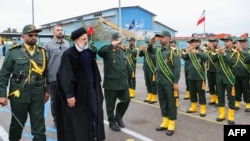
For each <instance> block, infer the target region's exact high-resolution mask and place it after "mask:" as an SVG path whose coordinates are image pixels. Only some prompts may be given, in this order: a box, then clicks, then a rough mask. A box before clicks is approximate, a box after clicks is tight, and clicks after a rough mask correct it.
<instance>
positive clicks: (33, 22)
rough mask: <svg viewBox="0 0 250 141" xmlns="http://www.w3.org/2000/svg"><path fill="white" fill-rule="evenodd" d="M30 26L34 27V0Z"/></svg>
mask: <svg viewBox="0 0 250 141" xmlns="http://www.w3.org/2000/svg"><path fill="white" fill-rule="evenodd" d="M32 24H33V25H34V24H35V22H34V0H32Z"/></svg>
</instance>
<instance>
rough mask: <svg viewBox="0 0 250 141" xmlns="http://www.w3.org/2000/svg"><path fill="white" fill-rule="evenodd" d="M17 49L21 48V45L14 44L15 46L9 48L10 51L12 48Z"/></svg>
mask: <svg viewBox="0 0 250 141" xmlns="http://www.w3.org/2000/svg"><path fill="white" fill-rule="evenodd" d="M19 47H21V45H20V44H16V45H13V46H11V47H10V50H12V49H14V48H19Z"/></svg>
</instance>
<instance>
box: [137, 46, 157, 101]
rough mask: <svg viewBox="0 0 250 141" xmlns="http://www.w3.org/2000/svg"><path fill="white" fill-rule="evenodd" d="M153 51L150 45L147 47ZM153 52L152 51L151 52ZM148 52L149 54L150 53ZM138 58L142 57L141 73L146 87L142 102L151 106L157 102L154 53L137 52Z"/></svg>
mask: <svg viewBox="0 0 250 141" xmlns="http://www.w3.org/2000/svg"><path fill="white" fill-rule="evenodd" d="M150 48H151V49H153V46H152V45H149V49H150ZM152 51H153V50H152ZM152 51H150V52H152ZM139 56H140V57H142V56H144V60H143V71H144V79H145V83H146V87H147V98H146V99H145V100H144V102H149V103H150V104H153V103H155V102H157V97H156V95H157V92H156V78H155V77H156V76H155V65H156V56H155V52H152V53H148V52H145V53H144V52H143V51H142V50H141V51H140V52H139Z"/></svg>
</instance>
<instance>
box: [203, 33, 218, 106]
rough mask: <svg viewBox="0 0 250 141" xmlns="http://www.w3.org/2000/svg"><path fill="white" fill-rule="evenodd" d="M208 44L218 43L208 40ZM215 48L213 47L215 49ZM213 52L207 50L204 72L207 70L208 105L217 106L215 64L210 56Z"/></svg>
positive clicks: (212, 39)
mask: <svg viewBox="0 0 250 141" xmlns="http://www.w3.org/2000/svg"><path fill="white" fill-rule="evenodd" d="M209 42H218V40H217V39H215V38H211V39H209ZM216 48H217V46H215V47H214V49H216ZM213 52H214V50H211V49H208V50H207V52H206V54H207V56H208V59H207V62H206V65H205V66H206V70H207V81H208V89H209V93H210V101H209V103H208V104H209V105H214V104H216V105H218V97H217V94H216V67H217V65H218V64H217V63H215V62H213V60H212V56H213V55H212V54H213Z"/></svg>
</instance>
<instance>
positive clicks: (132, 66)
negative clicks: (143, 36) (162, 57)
mask: <svg viewBox="0 0 250 141" xmlns="http://www.w3.org/2000/svg"><path fill="white" fill-rule="evenodd" d="M138 50H139V49H138V48H136V47H135V46H130V47H129V48H128V49H127V51H126V54H127V59H128V65H127V69H128V85H129V93H130V97H131V98H134V97H135V95H136V94H135V86H136V76H135V74H136V60H137V55H138Z"/></svg>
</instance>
